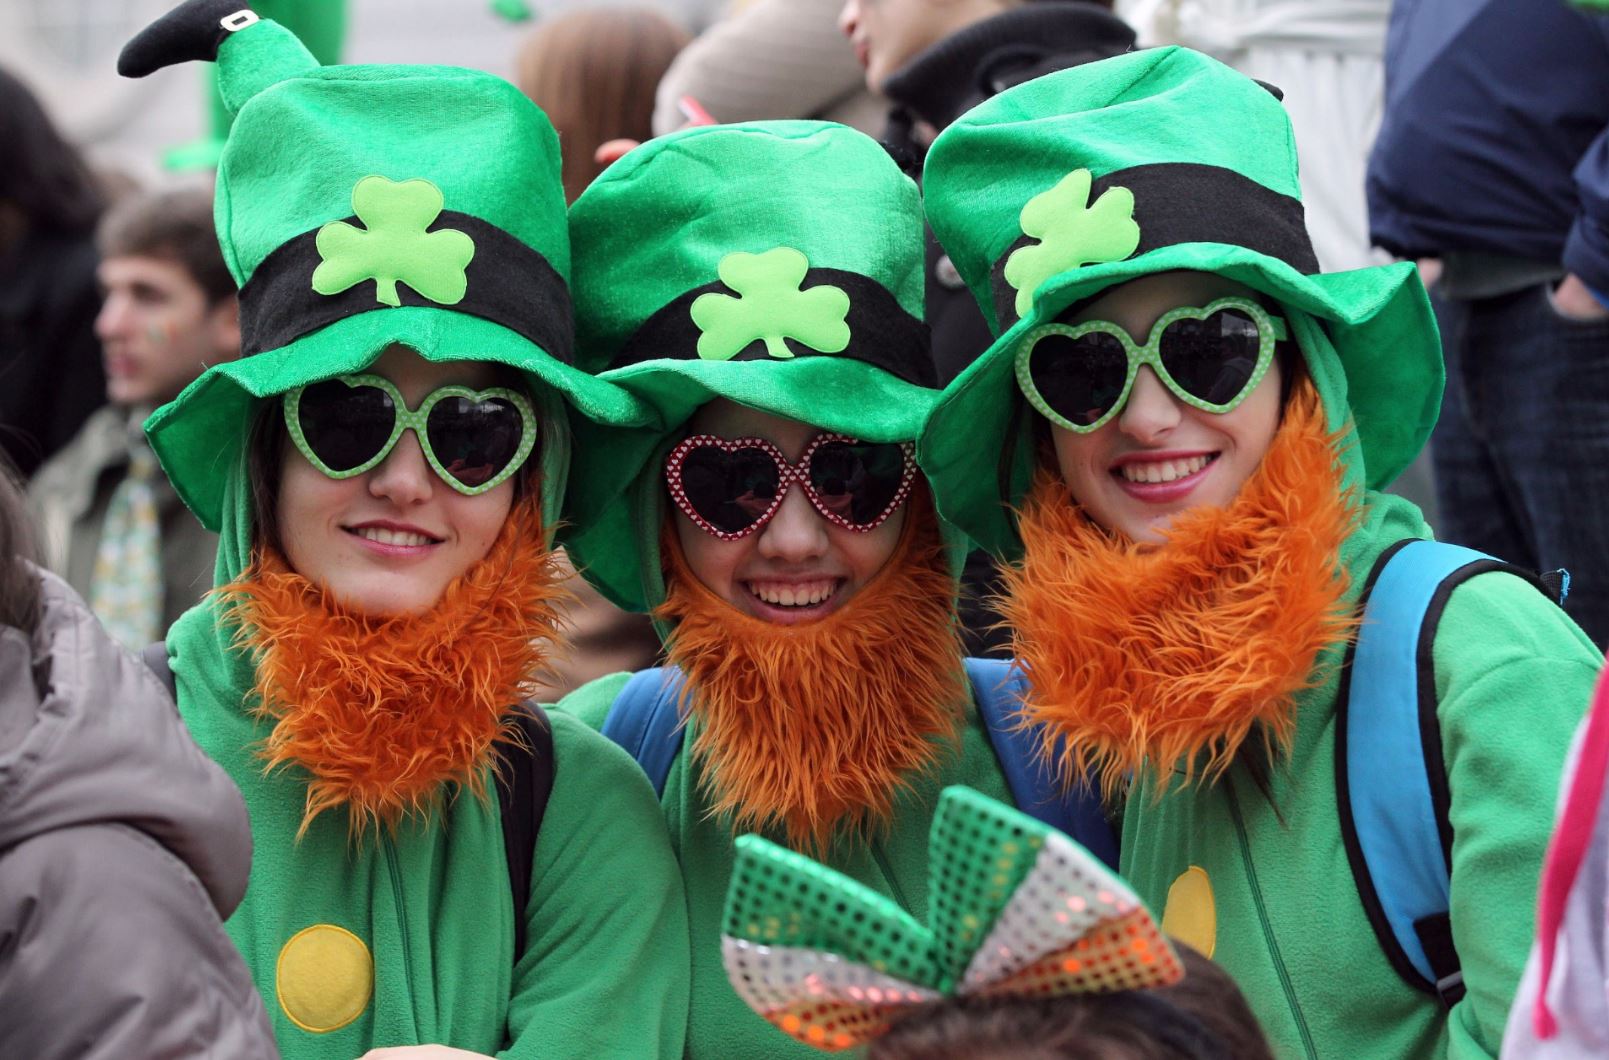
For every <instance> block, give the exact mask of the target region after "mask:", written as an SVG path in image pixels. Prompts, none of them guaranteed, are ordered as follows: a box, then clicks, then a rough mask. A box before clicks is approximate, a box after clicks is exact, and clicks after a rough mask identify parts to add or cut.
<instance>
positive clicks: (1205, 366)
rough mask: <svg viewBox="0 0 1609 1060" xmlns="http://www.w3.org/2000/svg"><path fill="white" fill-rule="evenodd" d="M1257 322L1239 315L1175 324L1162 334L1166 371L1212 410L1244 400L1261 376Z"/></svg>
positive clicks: (1226, 313) (1217, 315) (1227, 312)
mask: <svg viewBox="0 0 1609 1060" xmlns="http://www.w3.org/2000/svg"><path fill="white" fill-rule="evenodd" d="M1258 345H1259V339H1258V334H1257V322H1256V321H1255V320H1253V319H1252V318H1251V317H1249V316H1247V315H1246V314H1245V313H1242V312H1240V311H1239V310H1237V309H1220V310H1218V312H1216V313H1214V314H1212V315H1211V316H1210V317H1207V318H1206V319H1205V320H1189V319H1186V320H1175V321H1174V322H1173V323H1172V324H1169V325H1168V327H1167V329H1166V330H1164V331H1163V332H1162V342H1161V346H1160V349H1159V351H1158V352H1159V353H1160V354H1161V356H1162V367H1164V368H1166V369H1167V370H1168V374H1169V375H1171V376H1172V377H1173V381H1174V382H1175V383H1178V384H1179V385H1180V386H1181V387H1183V388H1184V390H1185V393H1187V394H1191V395H1193V396H1195V397H1198V398H1200V399H1201V400H1202V401H1205V402H1206V403H1207V404H1209V405H1227V404H1229V403H1230V402H1231V401H1233V400H1235V398H1237V397H1239V396H1240V394H1241V391H1243V390H1245V389H1246V384H1247V383H1248V382H1249V381H1250V380H1251V376H1252V373H1253V372H1254V371H1256V370H1257V350H1258Z"/></svg>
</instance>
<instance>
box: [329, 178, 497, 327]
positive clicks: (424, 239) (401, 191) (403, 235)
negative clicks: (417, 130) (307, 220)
mask: <svg viewBox="0 0 1609 1060" xmlns="http://www.w3.org/2000/svg"><path fill="white" fill-rule="evenodd" d="M445 201H446V200H444V199H443V198H442V196H441V189H440V188H438V187H436V186H435V185H434V184H432V183H430V181H428V180H404V181H400V182H398V181H393V180H387V179H386V178H385V177H380V176H370V177H364V178H363V179H362V180H360V181H358V182H357V185H356V186H355V187H354V188H353V189H352V212H353V213H355V214H357V215H358V220H360V221H362V222H363V224H364V228H354V227H353V226H352V225H349V224H347V223H346V222H345V221H332V222H330V223H329V224H327V225H325V226H324V227H323V228H320V229H319V230H318V237H317V240H316V243H317V246H318V253H319V257H321V258H323V259H324V260H323V261H322V262H321V263H320V265H319V267H318V268H316V269H314V270H313V290H315V291H317V292H318V293H319V294H340V293H341V292H342V291H344V290H346V289H347V288H348V287H351V286H352V285H353V284H357V283H362V282H363V281H364V280H373V281H374V296H375V298H376V299H378V300H379V301H381V302H384V303H385V304H386V305H401V304H402V303H401V302H400V301H399V300H398V299H397V284H398V283H399V282H401V283H405V284H407V285H408V286H409V287H411V288H413V289H414V290H415V291H417V292H419V293H420V294H421V295H423V296H424V297H426V298H428V299H430V300H431V301H432V302H437V303H440V304H441V305H456V304H457V303H458V302H460V301H462V300H463V297H464V291H465V290H467V289H468V287H469V279H468V277H466V276H465V275H464V270H465V268H467V267H468V265H469V259H470V258H472V257H474V256H475V241H474V240H473V239H470V238H469V236H468V235H466V234H465V233H463V232H460V231H458V230H457V229H453V228H444V229H442V230H441V231H439V232H427V231H425V229H427V228H429V227H430V223H431V222H432V221H434V220H435V219H436V218H437V217H438V216H439V215H440V214H441V208H442V206H443V205H444V204H445Z"/></svg>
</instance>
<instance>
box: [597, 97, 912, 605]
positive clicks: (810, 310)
mask: <svg viewBox="0 0 1609 1060" xmlns="http://www.w3.org/2000/svg"><path fill="white" fill-rule="evenodd" d="M570 235H571V239H572V240H573V242H574V244H575V248H576V254H575V279H576V290H577V291H578V292H579V298H578V301H577V304H576V330H577V335H578V343H577V345H578V347H579V349H580V350H581V356H582V363H583V365H584V366H585V367H587V368H590V369H592V370H593V371H596V372H599V373H600V376H601V378H603V379H606V380H608V381H610V382H612V383H615V384H617V385H619V386H620V387H621V388H622V389H624V390H626V391H628V392H630V393H631V394H632V395H633V396H634V397H636V398H638V399H640V400H641V401H642V402H644V403H645V404H647V405H649V406H651V407H652V408H653V409H654V411H655V412H656V413H657V414H658V430H657V432H654V433H650V434H645V433H643V432H639V431H632V430H622V429H615V428H610V427H607V426H602V427H592V428H587V427H585V426H582V425H578V435H577V457H576V460H577V463H576V470H575V474H574V475H573V476H572V478H571V488H570V493H569V496H568V498H567V499H566V515H567V521H568V524H569V526H570V527H571V528H573V529H567V530H566V531H565V544H566V545H567V546H568V547H569V549H570V551H571V553H572V555H574V556H575V557H576V559H577V560H578V563H579V565H580V566H581V567H582V568H583V569H584V570H585V572H586V574H587V577H588V578H589V579H590V580H591V581H592V582H593V583H594V584H595V585H597V586H598V588H599V589H600V591H602V592H603V593H604V595H606V596H608V597H609V598H610V599H612V600H614V601H615V602H616V603H618V604H620V605H621V606H622V607H626V608H629V609H631V610H636V611H645V610H648V609H649V608H650V607H652V606H653V605H654V604H656V603H658V602H659V600H660V599H662V596H663V591H664V587H663V584H662V581H661V575H660V569H659V543H658V534H659V529H660V526H661V521H662V518H663V515H664V503H663V502H664V486H663V479H662V478H661V475H660V465H661V463H662V461H663V457H664V454H665V451H666V450H667V449H668V448H669V447H670V446H671V445H672V444H674V442H675V440H676V438H677V436H678V433H679V432H680V430H681V428H682V425H683V424H684V423H685V422H686V421H687V419H688V417H690V416H691V415H692V414H693V413H694V411H696V410H697V409H698V407H699V406H700V405H703V404H704V403H705V402H707V401H710V400H711V399H713V398H718V397H725V398H729V399H731V400H733V401H736V402H739V403H741V404H744V405H748V406H751V407H754V408H757V409H761V410H763V411H765V412H769V413H772V414H774V415H778V416H784V417H787V418H789V419H795V420H801V421H803V422H806V423H811V424H815V425H816V426H819V427H821V428H822V429H824V430H829V431H839V432H842V433H844V434H849V435H853V436H855V437H857V438H860V439H862V440H864V441H868V442H899V441H912V440H914V439H915V438H916V435H917V432H918V431H919V430H920V429H921V425H922V421H923V419H924V418H925V417H926V415H927V413H928V410H929V409H930V408H931V407H932V404H933V400H934V398H936V397H937V395H938V391H937V390H936V389H934V385H935V378H934V370H933V365H932V360H931V355H930V350H929V343H928V332H927V327H926V325H925V324H923V322H922V255H923V246H922V220H921V206H920V202H919V199H918V195H917V190H916V185H915V184H914V183H913V182H912V181H911V180H910V178H908V177H906V176H905V175H904V174H903V173H901V172H900V170H899V168H898V167H897V166H895V165H894V163H893V162H892V161H891V160H890V159H889V157H888V154H887V152H886V151H884V150H883V148H882V147H881V146H879V145H878V144H877V142H876V141H874V140H872V139H871V138H870V137H868V136H865V135H863V134H862V133H859V132H856V131H855V130H853V129H849V128H846V127H844V126H842V125H834V124H831V123H828V122H816V121H776V122H749V123H745V124H739V125H716V126H702V127H697V128H690V129H684V130H682V131H681V132H678V133H673V134H671V135H669V136H665V137H662V138H660V139H657V140H651V141H649V142H648V143H645V144H643V145H642V146H641V147H639V148H637V149H636V150H634V151H632V152H631V153H629V154H627V155H626V156H625V157H624V158H622V159H621V160H620V161H618V162H616V163H615V164H614V165H613V166H611V167H610V168H609V169H607V170H606V171H605V172H604V173H603V175H602V176H600V177H599V178H598V179H597V180H596V181H595V182H593V184H592V185H591V186H590V187H588V188H587V189H586V191H584V192H583V193H582V194H581V196H580V198H578V199H577V200H576V201H575V203H574V204H573V205H572V206H571V208H570Z"/></svg>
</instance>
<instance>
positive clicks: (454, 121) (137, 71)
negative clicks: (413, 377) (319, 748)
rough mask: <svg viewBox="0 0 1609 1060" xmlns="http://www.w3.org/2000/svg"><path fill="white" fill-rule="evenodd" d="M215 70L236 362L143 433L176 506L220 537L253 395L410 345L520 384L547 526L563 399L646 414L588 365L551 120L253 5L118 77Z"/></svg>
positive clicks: (190, 26)
mask: <svg viewBox="0 0 1609 1060" xmlns="http://www.w3.org/2000/svg"><path fill="white" fill-rule="evenodd" d="M214 57H216V59H217V62H218V71H219V86H220V89H221V91H222V94H223V98H224V102H225V103H226V105H227V106H228V107H229V108H230V109H231V110H232V111H235V112H236V113H237V117H236V120H235V123H234V126H233V128H232V129H231V131H230V135H229V140H228V143H227V144H226V146H225V148H224V152H223V157H222V160H221V161H220V164H219V169H218V182H217V203H216V219H217V228H218V240H219V243H220V245H221V247H222V250H223V255H224V260H225V261H226V262H227V263H228V265H229V269H230V271H231V272H232V273H233V275H234V277H235V280H236V282H237V283H239V284H240V288H241V289H240V318H241V345H242V350H241V352H242V356H241V359H240V360H238V361H234V362H231V363H227V364H221V365H217V366H214V367H213V368H211V369H210V370H208V371H207V372H206V373H205V374H204V375H202V376H201V378H200V379H198V380H196V382H195V383H193V384H192V385H191V386H190V387H188V388H187V389H186V390H185V391H184V393H183V394H181V395H180V396H179V398H178V399H177V400H176V401H174V402H172V403H170V404H168V405H166V406H164V407H163V408H161V409H158V410H157V412H156V413H155V414H154V415H153V416H152V417H151V419H150V420H149V421H148V422H147V424H146V430H147V433H148V434H149V436H150V438H151V443H152V446H153V447H154V448H155V450H156V452H157V454H158V456H159V457H160V458H161V461H162V465H163V468H164V469H165V470H166V471H167V473H168V476H169V478H171V479H172V480H173V483H174V487H175V488H176V489H177V490H178V492H179V495H180V496H181V497H183V498H184V500H185V502H186V503H187V504H188V505H189V506H190V507H191V509H192V510H194V511H195V513H196V514H197V516H199V517H200V519H201V521H202V523H204V524H205V525H207V526H208V527H209V528H212V529H217V528H218V527H219V526H220V524H221V521H222V512H223V505H224V496H225V483H224V481H223V480H224V477H225V474H226V470H232V469H234V468H236V467H237V466H238V464H239V455H240V451H241V449H242V446H243V444H244V441H245V430H246V426H247V425H248V424H249V422H250V421H251V419H252V415H253V409H254V407H255V405H256V403H257V401H258V400H259V399H261V398H264V397H268V396H271V395H275V394H280V393H283V392H285V391H287V390H290V389H293V388H295V387H297V386H300V385H302V384H305V383H309V382H313V381H316V380H319V379H327V378H330V377H332V376H335V375H338V374H341V373H346V372H354V371H358V370H360V369H362V368H364V367H366V366H367V365H368V364H370V363H371V362H372V361H373V360H374V359H375V358H376V357H377V356H378V355H379V354H380V353H381V352H382V351H383V350H384V349H385V348H386V347H387V346H390V345H392V344H401V345H404V346H407V347H409V348H411V349H414V350H416V351H418V353H419V354H420V355H421V356H423V357H425V358H427V359H430V360H438V361H439V360H475V361H488V362H494V363H498V364H503V365H507V366H509V367H511V368H515V369H517V370H519V371H521V372H523V373H526V375H527V381H528V382H529V383H530V384H531V387H532V391H533V393H534V394H535V396H536V398H537V404H538V406H539V416H540V418H541V419H542V421H543V422H542V434H543V438H542V441H543V448H542V462H543V467H542V470H543V492H544V501H545V503H544V510H545V514H546V515H547V516H548V522H549V524H550V525H551V524H552V523H553V522H554V521H556V517H557V514H558V511H557V509H558V501H559V500H560V498H562V495H563V490H564V481H565V475H566V472H567V468H568V452H569V448H570V446H569V430H568V427H567V425H566V424H565V423H564V421H565V419H566V418H567V413H566V412H565V408H564V406H565V404H568V405H570V406H571V407H573V408H574V409H576V410H578V411H579V412H580V413H581V414H583V415H584V416H585V417H591V418H598V419H604V420H608V421H610V422H632V421H639V420H645V419H646V418H647V417H646V413H645V412H644V411H643V410H642V409H641V407H640V406H638V405H637V404H636V403H635V402H633V401H631V399H630V398H629V397H627V396H626V395H625V394H624V393H622V392H621V391H619V390H617V389H616V388H614V387H611V386H610V385H609V384H607V383H603V382H600V381H599V380H597V379H595V378H593V377H592V376H591V375H589V374H588V373H586V372H584V371H582V370H580V369H579V368H577V367H575V365H574V363H573V362H574V340H573V324H572V317H571V308H570V295H569V290H568V283H567V276H568V273H569V271H570V260H569V258H570V252H569V230H568V226H567V224H566V220H565V212H564V197H563V191H562V185H561V183H560V180H559V145H558V139H557V137H556V136H555V134H554V132H553V128H552V126H551V125H550V124H549V122H548V120H547V118H546V116H545V115H543V114H542V112H541V111H540V110H538V109H537V108H536V107H535V106H534V105H532V104H531V103H530V102H529V101H528V100H527V99H525V97H524V96H522V95H521V94H520V92H519V91H518V90H517V89H515V88H514V87H513V86H511V85H510V84H508V82H506V81H504V80H502V79H500V78H497V77H493V76H491V75H490V74H485V73H481V72H479V71H474V70H464V69H458V68H453V67H440V66H328V67H326V66H320V65H319V64H318V63H317V61H316V60H314V59H313V57H312V55H311V54H310V53H309V52H308V51H307V49H305V48H304V47H302V45H301V43H300V42H299V41H297V39H296V38H295V37H294V36H293V35H292V34H291V33H290V32H289V31H287V30H285V29H284V28H283V27H282V26H279V25H278V24H276V23H274V22H272V21H269V20H266V19H258V18H257V16H256V15H254V14H253V13H252V12H251V11H249V10H246V9H244V8H243V7H242V5H241V3H240V0H191V2H189V3H186V4H183V5H181V6H180V7H178V8H176V9H174V10H173V11H172V12H170V13H169V14H168V15H166V16H164V17H163V18H162V19H160V20H158V21H157V22H156V23H154V24H153V25H152V26H151V27H149V28H148V29H146V30H145V31H144V32H142V33H141V34H140V35H139V36H138V37H136V38H135V39H134V40H132V41H131V42H130V43H129V45H128V47H127V48H125V49H124V52H123V55H122V56H121V57H120V59H119V64H118V68H119V71H120V72H122V73H124V74H125V75H127V76H135V77H138V76H144V75H145V74H148V73H150V72H151V71H153V70H155V69H158V68H160V67H162V66H166V65H170V64H172V63H174V62H178V61H184V60H191V59H210V58H214ZM578 418H580V417H578Z"/></svg>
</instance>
